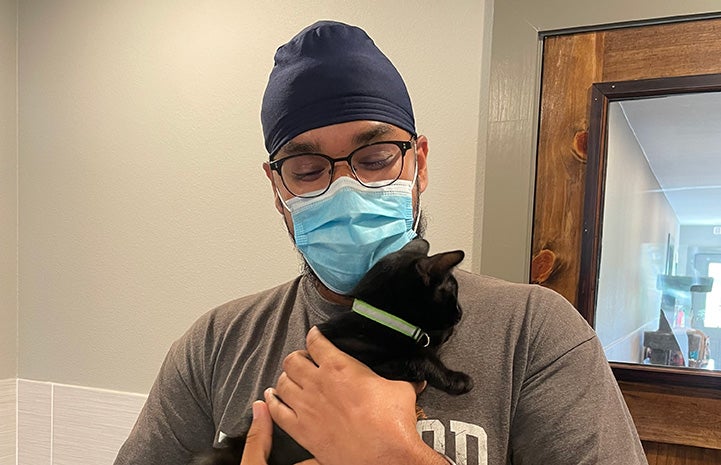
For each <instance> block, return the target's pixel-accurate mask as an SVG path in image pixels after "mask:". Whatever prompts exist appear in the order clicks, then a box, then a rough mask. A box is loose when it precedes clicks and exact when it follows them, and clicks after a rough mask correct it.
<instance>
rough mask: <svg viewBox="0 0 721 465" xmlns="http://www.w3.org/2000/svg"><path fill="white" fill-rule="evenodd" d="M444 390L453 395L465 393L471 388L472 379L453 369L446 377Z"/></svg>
mask: <svg viewBox="0 0 721 465" xmlns="http://www.w3.org/2000/svg"><path fill="white" fill-rule="evenodd" d="M448 381H449V382H448V388H447V389H446V392H448V393H449V394H453V395H456V396H457V395H460V394H465V393H466V392H468V391H470V390H471V389H473V379H472V378H471V377H470V376H468V375H467V374H465V373H462V372H460V371H454V372H453V375H452V376H450V377H449V379H448Z"/></svg>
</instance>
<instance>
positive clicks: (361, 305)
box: [353, 299, 431, 347]
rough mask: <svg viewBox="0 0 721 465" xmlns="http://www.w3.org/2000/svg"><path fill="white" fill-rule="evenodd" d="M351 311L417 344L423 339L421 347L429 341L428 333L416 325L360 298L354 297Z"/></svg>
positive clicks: (426, 345)
mask: <svg viewBox="0 0 721 465" xmlns="http://www.w3.org/2000/svg"><path fill="white" fill-rule="evenodd" d="M353 311H354V312H356V313H357V314H359V315H363V316H364V317H366V318H368V319H369V320H373V321H375V322H376V323H378V324H381V325H383V326H385V327H387V328H390V329H392V330H394V331H398V332H399V333H401V334H403V335H404V336H408V337H409V338H411V339H413V340H414V341H415V342H417V343H419V344H420V343H421V341H423V343H422V344H421V345H422V346H423V347H428V345H429V344H430V343H431V337H430V336H429V335H428V333H426V332H425V331H423V330H422V329H421V328H419V327H418V326H414V325H412V324H410V323H408V322H407V321H406V320H403V319H401V318H398V317H397V316H395V315H391V314H390V313H388V312H386V311H383V310H381V309H380V308H376V307H374V306H373V305H371V304H369V303H368V302H364V301H362V300H360V299H355V300H354V301H353Z"/></svg>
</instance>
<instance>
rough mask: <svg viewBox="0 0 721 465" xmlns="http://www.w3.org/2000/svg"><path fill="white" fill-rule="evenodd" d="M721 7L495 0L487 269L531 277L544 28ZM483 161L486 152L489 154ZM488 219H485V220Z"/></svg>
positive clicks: (480, 251)
mask: <svg viewBox="0 0 721 465" xmlns="http://www.w3.org/2000/svg"><path fill="white" fill-rule="evenodd" d="M714 11H721V3H719V1H718V0H688V1H683V2H681V1H675V2H671V1H666V2H659V1H657V0H635V1H627V0H609V1H603V2H600V1H590V0H585V1H584V0H581V1H579V0H544V1H539V0H499V1H495V2H494V13H493V33H492V46H491V57H490V59H491V77H490V97H489V118H488V126H487V135H488V137H487V146H486V147H485V160H484V162H485V173H484V177H485V183H484V185H483V187H482V188H483V193H482V194H481V193H478V194H477V195H478V196H479V197H480V198H482V199H483V202H482V207H483V210H482V212H481V213H482V215H478V216H477V217H476V218H477V220H478V221H480V223H481V224H479V225H478V226H479V227H478V229H479V230H482V231H483V234H482V235H481V236H480V237H481V240H479V241H478V242H477V243H476V244H475V245H476V249H475V251H476V255H477V256H480V270H481V272H483V273H487V274H491V275H494V276H499V277H502V278H506V279H510V280H513V281H521V282H527V280H528V269H529V262H530V253H531V226H532V215H533V200H532V199H533V182H534V169H535V166H534V157H535V141H536V137H535V134H536V128H537V125H538V118H537V107H538V86H539V82H540V72H539V71H540V63H541V54H540V42H539V40H538V32H539V31H552V30H556V29H564V28H571V27H581V26H591V25H599V24H608V23H616V22H622V21H633V20H647V19H652V18H664V17H671V16H680V15H689V14H698V13H708V12H714ZM481 159H483V155H481ZM481 219H482V221H481Z"/></svg>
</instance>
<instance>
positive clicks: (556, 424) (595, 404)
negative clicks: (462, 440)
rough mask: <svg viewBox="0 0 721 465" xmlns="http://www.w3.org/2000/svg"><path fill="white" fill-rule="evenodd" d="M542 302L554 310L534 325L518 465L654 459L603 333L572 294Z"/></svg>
mask: <svg viewBox="0 0 721 465" xmlns="http://www.w3.org/2000/svg"><path fill="white" fill-rule="evenodd" d="M542 299H543V300H544V303H543V304H544V305H543V306H544V307H545V310H546V311H545V312H543V313H542V316H540V317H539V318H538V320H539V321H538V322H537V324H535V325H534V326H535V330H534V331H533V334H534V335H535V337H534V341H533V342H532V343H531V345H530V347H529V351H530V355H529V365H528V366H527V371H526V377H525V379H524V382H523V386H522V388H521V393H520V398H519V402H518V405H517V407H516V411H515V414H514V416H513V419H512V428H511V438H510V447H511V457H512V459H513V462H514V463H523V464H538V465H542V464H550V463H552V464H554V465H565V464H568V465H571V464H573V465H578V464H594V465H611V464H619V463H623V464H624V465H641V464H646V457H645V454H644V452H643V448H642V447H641V443H640V441H639V438H638V434H637V433H636V428H635V426H634V424H633V419H632V418H631V416H630V414H629V412H628V409H627V407H626V404H625V402H624V400H623V396H622V395H621V392H620V390H619V388H618V385H617V383H616V380H615V378H614V376H613V373H612V372H611V369H610V367H609V365H608V362H607V360H606V357H605V355H604V352H603V348H602V347H601V344H600V342H599V340H598V338H597V337H596V335H595V334H594V333H593V332H592V331H591V330H590V328H588V325H587V323H586V322H585V320H583V319H582V318H581V317H580V316H579V314H578V313H577V311H576V310H575V309H574V308H573V307H571V305H570V304H569V303H568V302H566V301H565V299H563V298H561V297H560V296H558V295H557V294H555V293H554V294H550V293H546V295H544V296H543V297H542ZM584 335H585V336H584ZM569 341H574V342H570V343H569Z"/></svg>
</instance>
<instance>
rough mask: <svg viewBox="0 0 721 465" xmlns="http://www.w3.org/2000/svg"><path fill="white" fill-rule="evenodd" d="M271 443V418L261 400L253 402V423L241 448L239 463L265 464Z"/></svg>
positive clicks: (250, 464) (246, 464)
mask: <svg viewBox="0 0 721 465" xmlns="http://www.w3.org/2000/svg"><path fill="white" fill-rule="evenodd" d="M272 443H273V420H271V418H270V414H269V413H268V406H267V405H266V403H265V402H263V401H262V400H259V401H256V402H254V403H253V423H251V424H250V430H248V438H247V440H246V441H245V448H244V449H243V459H242V460H241V461H240V465H267V462H268V456H269V455H270V447H271V445H272Z"/></svg>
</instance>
